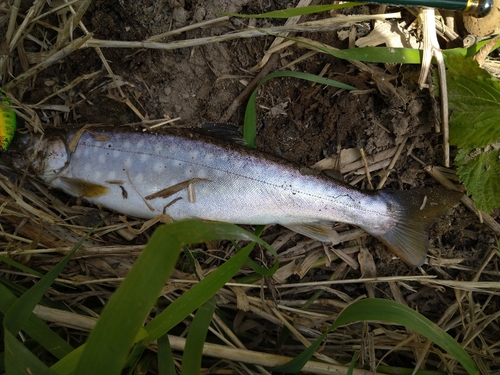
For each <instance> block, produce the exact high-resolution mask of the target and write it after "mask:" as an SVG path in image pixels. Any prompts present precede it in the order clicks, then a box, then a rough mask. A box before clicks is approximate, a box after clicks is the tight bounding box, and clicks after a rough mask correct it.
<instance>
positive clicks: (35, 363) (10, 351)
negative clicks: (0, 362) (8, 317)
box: [4, 330, 55, 375]
mask: <svg viewBox="0 0 500 375" xmlns="http://www.w3.org/2000/svg"><path fill="white" fill-rule="evenodd" d="M4 340H5V369H6V374H7V375H33V374H40V375H55V374H54V373H53V372H52V371H51V370H50V369H49V368H48V367H47V366H46V365H45V364H44V363H43V362H42V361H41V360H39V359H38V358H37V357H36V356H35V355H34V354H33V353H31V352H30V351H29V350H28V348H26V347H25V346H24V345H23V344H22V343H21V342H20V341H19V340H18V339H16V338H15V337H14V335H13V334H12V333H10V332H9V331H8V330H5V331H4Z"/></svg>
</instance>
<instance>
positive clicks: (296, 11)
mask: <svg viewBox="0 0 500 375" xmlns="http://www.w3.org/2000/svg"><path fill="white" fill-rule="evenodd" d="M363 4H364V3H344V4H329V5H311V6H307V7H298V8H290V9H283V10H275V11H272V12H267V13H262V14H238V13H227V12H221V13H220V14H223V15H225V16H230V17H238V18H291V17H297V16H305V15H307V14H315V13H322V12H328V11H330V10H333V9H342V8H351V7H354V6H358V5H363Z"/></svg>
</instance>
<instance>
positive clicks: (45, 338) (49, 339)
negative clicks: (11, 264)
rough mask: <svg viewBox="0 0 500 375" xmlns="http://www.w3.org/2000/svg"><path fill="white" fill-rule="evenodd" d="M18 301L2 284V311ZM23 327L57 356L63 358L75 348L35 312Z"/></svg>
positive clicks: (0, 292)
mask: <svg viewBox="0 0 500 375" xmlns="http://www.w3.org/2000/svg"><path fill="white" fill-rule="evenodd" d="M16 301H17V298H16V296H15V295H14V294H13V293H12V292H11V291H10V290H9V289H7V288H6V287H5V286H4V285H3V284H0V311H1V312H2V313H4V314H5V313H6V312H7V311H8V310H9V309H10V308H11V307H12V305H13V304H14V302H16ZM21 329H22V330H23V331H24V332H25V333H26V334H28V335H29V336H30V337H31V338H32V339H34V340H35V341H37V342H38V343H39V344H40V345H42V346H43V347H44V348H45V349H47V350H48V351H49V352H50V353H52V355H54V356H55V357H56V358H63V357H64V356H66V355H68V354H69V353H71V351H72V350H73V347H72V346H71V345H70V344H68V343H67V342H66V341H65V340H63V339H62V338H61V337H60V336H59V335H58V334H57V333H55V332H54V331H52V330H51V329H50V328H49V327H48V326H47V325H46V324H45V323H44V322H43V321H42V320H40V319H39V318H38V317H37V316H36V315H34V314H33V313H32V314H30V316H29V317H28V319H27V320H26V321H25V322H24V324H23V325H22V326H21Z"/></svg>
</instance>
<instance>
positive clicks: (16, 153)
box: [8, 133, 71, 180]
mask: <svg viewBox="0 0 500 375" xmlns="http://www.w3.org/2000/svg"><path fill="white" fill-rule="evenodd" d="M8 158H9V160H10V164H11V165H12V167H13V168H14V169H15V170H18V171H22V172H24V173H29V174H34V175H37V176H40V177H42V178H43V179H49V180H50V179H51V177H56V176H57V175H58V174H59V173H61V172H62V171H64V170H65V169H66V168H67V167H68V165H69V162H70V159H71V153H70V151H69V148H68V145H67V142H66V137H64V136H63V135H62V134H48V135H42V134H32V133H30V134H21V135H19V136H17V137H15V138H14V141H13V143H12V144H11V147H10V148H9V150H8Z"/></svg>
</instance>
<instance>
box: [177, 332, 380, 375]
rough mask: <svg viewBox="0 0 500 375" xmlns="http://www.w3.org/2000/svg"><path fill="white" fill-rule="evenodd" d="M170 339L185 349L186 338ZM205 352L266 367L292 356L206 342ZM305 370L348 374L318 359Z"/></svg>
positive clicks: (356, 374)
mask: <svg viewBox="0 0 500 375" xmlns="http://www.w3.org/2000/svg"><path fill="white" fill-rule="evenodd" d="M168 339H169V341H170V345H171V347H172V349H176V350H184V348H185V346H186V339H184V338H181V337H177V336H172V335H169V336H168ZM203 354H204V355H207V356H209V357H214V358H221V359H226V360H233V361H237V362H244V363H250V364H256V365H262V366H266V367H276V366H280V365H283V364H285V363H287V362H289V361H290V360H292V358H291V357H285V356H281V355H274V354H267V353H262V352H256V351H252V350H242V349H235V348H228V347H225V346H222V345H216V344H211V343H205V344H204V345H203ZM302 371H303V372H306V373H312V374H324V375H331V374H338V375H342V374H347V371H348V368H347V367H346V366H339V365H334V364H331V363H322V362H316V361H309V362H307V363H306V364H305V366H304V367H303V368H302ZM352 374H353V375H369V374H370V375H381V374H380V373H373V372H371V371H368V370H363V369H353V371H352Z"/></svg>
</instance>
